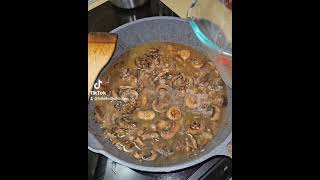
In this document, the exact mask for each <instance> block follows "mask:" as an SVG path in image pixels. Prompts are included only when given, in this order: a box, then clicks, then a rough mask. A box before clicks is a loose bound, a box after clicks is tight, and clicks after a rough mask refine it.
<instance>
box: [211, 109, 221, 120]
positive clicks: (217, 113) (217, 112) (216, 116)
mask: <svg viewBox="0 0 320 180" xmlns="http://www.w3.org/2000/svg"><path fill="white" fill-rule="evenodd" d="M220 116H221V109H220V107H218V106H213V113H212V118H211V120H212V121H218V120H219V119H220Z"/></svg>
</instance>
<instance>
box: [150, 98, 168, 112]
mask: <svg viewBox="0 0 320 180" xmlns="http://www.w3.org/2000/svg"><path fill="white" fill-rule="evenodd" d="M169 106H170V98H169V97H163V98H158V99H155V100H154V101H153V102H152V109H153V110H154V111H156V112H159V113H164V112H166V111H167V109H168V108H169Z"/></svg>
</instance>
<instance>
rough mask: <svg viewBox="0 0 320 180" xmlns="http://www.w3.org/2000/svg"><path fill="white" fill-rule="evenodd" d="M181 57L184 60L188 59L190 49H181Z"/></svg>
mask: <svg viewBox="0 0 320 180" xmlns="http://www.w3.org/2000/svg"><path fill="white" fill-rule="evenodd" d="M178 53H179V55H180V57H181V58H182V59H183V60H186V59H188V58H189V57H190V51H188V50H186V49H184V50H181V51H179V52H178Z"/></svg>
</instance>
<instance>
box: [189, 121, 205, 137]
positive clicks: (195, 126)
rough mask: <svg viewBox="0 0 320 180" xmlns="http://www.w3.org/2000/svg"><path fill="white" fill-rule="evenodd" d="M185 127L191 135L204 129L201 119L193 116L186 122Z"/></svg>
mask: <svg viewBox="0 0 320 180" xmlns="http://www.w3.org/2000/svg"><path fill="white" fill-rule="evenodd" d="M186 129H187V131H188V132H189V133H190V134H192V135H194V134H201V133H203V132H204V130H205V124H204V122H203V120H201V119H195V118H194V119H191V120H190V121H189V122H188V123H187V127H186Z"/></svg>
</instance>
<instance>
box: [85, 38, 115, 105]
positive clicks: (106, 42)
mask: <svg viewBox="0 0 320 180" xmlns="http://www.w3.org/2000/svg"><path fill="white" fill-rule="evenodd" d="M117 39H118V36H117V34H112V33H104V32H91V33H89V35H88V99H89V97H90V91H91V90H92V88H93V85H94V83H95V80H96V78H97V77H98V75H99V73H100V71H101V69H102V68H103V67H104V66H105V65H106V64H107V63H108V61H109V60H110V58H111V56H112V54H113V52H114V50H115V48H116V43H117Z"/></svg>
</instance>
